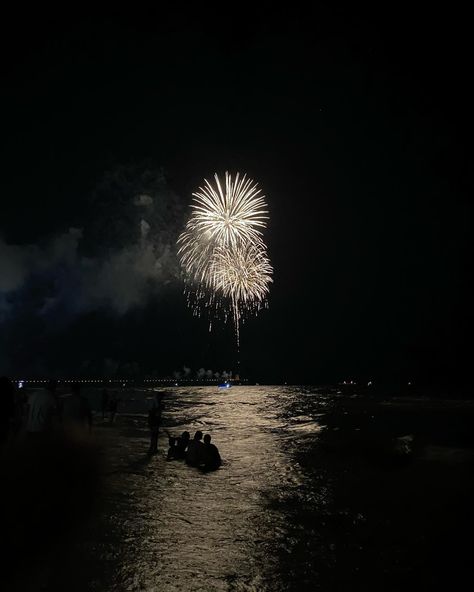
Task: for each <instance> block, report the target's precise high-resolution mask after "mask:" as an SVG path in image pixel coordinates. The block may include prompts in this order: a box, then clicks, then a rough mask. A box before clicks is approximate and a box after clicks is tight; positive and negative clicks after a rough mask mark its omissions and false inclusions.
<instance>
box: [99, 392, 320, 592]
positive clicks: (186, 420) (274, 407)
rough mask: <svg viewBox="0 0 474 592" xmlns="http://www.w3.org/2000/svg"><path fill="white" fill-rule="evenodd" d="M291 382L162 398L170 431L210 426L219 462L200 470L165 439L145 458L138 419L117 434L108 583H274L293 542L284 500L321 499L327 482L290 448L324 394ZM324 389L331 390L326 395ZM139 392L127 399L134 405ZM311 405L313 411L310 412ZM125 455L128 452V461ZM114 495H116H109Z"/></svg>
mask: <svg viewBox="0 0 474 592" xmlns="http://www.w3.org/2000/svg"><path fill="white" fill-rule="evenodd" d="M297 392H298V391H297V390H296V389H294V388H290V387H288V388H283V387H233V388H232V389H230V390H228V391H225V392H222V391H219V390H217V389H216V388H215V387H210V388H209V387H203V388H196V389H192V390H191V389H184V388H176V389H173V390H172V391H171V393H172V394H170V395H169V396H168V397H167V400H166V413H165V416H164V424H165V427H167V428H168V429H169V430H170V432H171V433H173V434H176V435H177V434H179V433H181V432H182V431H183V430H185V429H187V430H188V431H190V432H191V434H192V433H193V431H195V430H197V429H200V430H202V431H203V432H204V433H211V434H212V437H213V441H214V443H215V444H216V445H217V446H218V447H219V450H220V452H221V456H222V457H223V459H224V463H223V466H222V468H221V469H220V470H219V471H217V472H215V473H211V474H205V475H204V474H201V473H200V472H199V471H197V470H196V469H191V468H189V467H187V466H186V465H184V464H183V463H180V462H176V461H173V462H166V460H165V459H164V453H165V451H166V448H167V439H166V435H165V434H164V435H163V437H162V438H161V440H160V447H161V448H160V454H159V455H158V456H157V457H154V458H152V459H151V461H150V462H148V461H147V460H146V457H144V452H145V451H146V447H147V434H146V431H145V430H144V425H143V424H144V423H145V422H144V421H143V420H142V419H135V421H134V425H135V426H137V427H139V428H141V429H143V433H140V431H139V430H135V431H132V432H130V431H129V435H128V436H127V437H126V434H124V435H123V436H122V438H121V439H120V441H119V444H118V448H117V450H116V453H118V455H117V457H116V459H115V463H116V464H115V467H114V471H115V473H114V475H113V477H112V479H113V481H112V492H113V493H112V500H113V499H114V495H115V496H116V495H117V494H118V493H119V492H122V493H123V492H126V493H127V499H126V503H125V504H124V503H123V502H122V503H121V504H120V506H119V507H118V513H117V516H116V520H117V521H118V522H119V524H115V525H114V528H115V529H116V530H117V538H118V540H117V544H118V546H119V553H118V556H119V560H118V568H117V571H116V573H115V574H114V577H113V582H111V589H115V590H117V589H124V590H140V589H141V590H143V589H145V590H170V591H172V590H265V589H269V590H279V589H283V584H282V583H281V578H280V576H279V559H280V554H281V553H286V554H289V553H291V552H292V545H294V544H295V540H294V537H293V538H292V537H290V536H289V535H288V524H287V520H288V516H286V515H285V513H284V512H282V511H281V507H282V506H284V504H285V502H286V501H288V500H291V502H292V503H295V500H296V502H298V501H300V502H303V501H305V500H304V499H303V498H306V501H307V502H311V503H312V504H318V503H320V504H321V505H324V504H325V503H327V501H328V496H329V489H328V485H327V483H325V484H324V485H323V484H322V482H321V481H315V480H314V475H313V476H312V478H311V482H308V479H307V476H305V475H304V474H303V472H302V469H301V467H300V465H299V463H298V462H297V460H296V459H295V457H294V452H295V450H296V449H300V448H301V447H302V446H303V445H304V440H305V438H310V439H311V440H312V441H313V443H314V439H315V438H317V436H318V432H319V431H320V429H321V426H320V419H321V418H320V412H319V413H317V411H318V408H319V411H320V410H321V408H322V407H324V405H326V403H327V400H328V394H326V396H325V395H324V394H321V395H319V396H318V400H319V405H315V401H314V398H313V397H312V398H313V401H312V403H311V405H310V406H309V407H308V406H307V405H305V402H304V399H305V397H302V396H301V395H302V393H301V391H299V392H298V399H297V400H295V394H296V393H297ZM329 396H330V395H329ZM137 405H138V401H135V403H131V404H129V405H126V404H124V407H125V409H124V410H127V408H128V409H129V410H130V406H135V409H134V410H135V411H139V408H138V407H137ZM311 411H312V412H313V413H311ZM130 461H131V462H130ZM116 502H117V500H115V501H114V503H116Z"/></svg>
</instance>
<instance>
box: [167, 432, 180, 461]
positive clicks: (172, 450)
mask: <svg viewBox="0 0 474 592" xmlns="http://www.w3.org/2000/svg"><path fill="white" fill-rule="evenodd" d="M177 439H178V438H173V436H170V437H169V438H168V444H169V446H170V447H169V448H168V455H167V457H166V460H173V459H174V458H176V450H177V446H176V440H177Z"/></svg>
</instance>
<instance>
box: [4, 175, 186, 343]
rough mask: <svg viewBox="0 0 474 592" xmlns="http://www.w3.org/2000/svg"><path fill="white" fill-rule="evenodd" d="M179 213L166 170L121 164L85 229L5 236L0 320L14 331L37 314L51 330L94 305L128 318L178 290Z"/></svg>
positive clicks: (101, 189) (95, 199)
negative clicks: (36, 240)
mask: <svg viewBox="0 0 474 592" xmlns="http://www.w3.org/2000/svg"><path fill="white" fill-rule="evenodd" d="M134 175H135V176H134ZM145 190H146V192H145ZM181 210H182V206H181V204H180V201H179V199H178V197H177V196H176V195H175V194H174V193H173V192H172V191H170V190H169V188H168V187H167V186H166V181H165V179H164V176H163V174H162V172H161V171H158V172H154V171H152V170H150V169H147V168H145V169H143V168H142V169H141V170H137V168H136V167H135V168H134V170H133V171H132V172H131V171H130V170H129V169H126V168H117V169H116V170H115V171H113V172H111V173H108V174H107V175H106V176H105V177H104V179H103V180H102V181H101V182H100V183H99V185H98V187H97V189H96V190H95V192H94V194H93V196H92V198H91V199H90V203H89V211H90V212H91V213H92V216H91V218H90V220H91V222H90V223H87V221H86V223H85V225H84V227H83V228H69V229H67V230H65V231H63V232H60V233H58V234H57V235H55V236H53V237H50V238H49V239H47V240H45V241H42V243H41V244H34V245H32V244H24V245H19V244H16V245H15V244H8V243H7V242H5V241H4V240H0V266H1V269H2V274H1V277H0V315H1V316H0V323H1V324H2V325H3V328H4V329H8V330H7V331H6V333H7V334H9V335H15V334H16V332H17V326H19V325H21V324H22V323H23V322H25V321H26V319H29V320H30V321H31V319H32V318H36V320H37V321H42V327H43V331H45V332H46V333H48V332H50V331H51V330H56V331H57V330H58V329H64V328H66V327H67V326H68V324H70V323H71V322H73V321H75V320H76V319H77V318H78V317H80V316H81V315H85V314H88V313H90V312H91V311H95V310H101V311H103V312H104V313H105V314H115V315H123V314H125V313H127V312H129V311H130V310H132V309H134V308H139V307H143V306H145V305H146V304H147V302H148V301H149V299H150V298H151V297H156V296H157V295H159V294H160V293H162V292H163V291H165V290H167V289H178V287H179V281H178V280H179V275H180V272H179V265H178V261H177V258H176V253H175V241H176V236H177V234H178V232H179V230H180V228H181V215H180V214H181Z"/></svg>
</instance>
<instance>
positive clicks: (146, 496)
mask: <svg viewBox="0 0 474 592" xmlns="http://www.w3.org/2000/svg"><path fill="white" fill-rule="evenodd" d="M89 394H90V395H91V397H92V398H94V396H95V395H94V393H89ZM146 396H147V394H146V393H143V392H142V393H128V394H127V395H125V399H127V400H126V401H124V402H123V403H122V405H121V408H120V409H119V412H120V411H121V412H122V414H121V415H120V416H119V417H118V418H117V421H116V423H115V424H114V425H109V424H108V423H107V422H102V421H98V422H97V426H96V428H95V429H94V432H93V435H92V437H85V438H84V437H83V436H80V435H79V436H75V435H66V436H58V438H57V439H56V440H55V441H54V442H51V443H49V444H48V447H47V448H46V449H45V448H43V449H42V448H41V447H38V446H33V447H32V446H31V445H27V444H23V445H22V444H19V445H18V446H17V447H16V448H15V449H13V448H12V449H11V450H10V453H9V456H8V457H7V459H6V460H4V467H3V469H4V470H3V475H2V484H3V483H4V484H5V485H2V496H3V499H2V504H1V512H2V513H3V516H2V523H3V524H4V525H5V529H4V532H5V536H4V541H5V542H7V543H8V551H7V553H6V554H5V555H4V559H5V560H6V561H5V565H6V571H5V577H4V581H5V582H6V583H7V589H8V590H25V591H29V590H40V589H45V590H54V591H59V590H61V591H66V590H67V591H73V592H75V591H79V590H98V591H112V590H114V591H121V590H145V591H150V592H151V591H153V590H154V591H168V590H169V591H174V590H184V591H191V590H193V591H194V590H203V591H214V590H229V591H231V590H235V591H238V590H241V591H244V590H255V591H260V590H268V591H283V590H319V589H320V590H364V591H369V590H377V591H379V590H384V591H392V590H393V591H395V590H397V591H398V590H441V589H444V588H446V587H448V586H449V587H450V588H452V589H460V587H461V583H463V584H464V585H465V582H470V581H471V577H472V568H471V563H472V561H471V559H472V551H473V545H472V539H473V535H472V533H473V529H474V514H473V500H474V497H473V494H474V487H473V479H472V477H473V471H472V469H473V460H474V430H473V427H474V406H473V405H472V404H471V403H469V402H462V403H456V402H451V403H447V402H443V401H431V400H429V399H423V400H407V399H390V400H389V399H387V400H385V401H380V400H379V401H375V400H373V399H370V398H368V397H359V396H356V397H354V396H351V393H344V394H338V393H337V389H314V388H313V389H309V388H308V389H305V388H297V387H234V388H232V389H230V390H229V391H219V390H218V389H216V388H215V387H205V388H197V389H193V390H191V389H179V388H177V389H173V391H172V392H171V394H170V395H169V396H168V397H167V411H166V413H165V416H164V424H165V425H164V427H166V428H167V429H169V430H170V432H172V433H174V434H178V433H180V432H182V431H183V430H184V429H188V430H189V431H191V432H193V431H194V430H196V429H201V430H203V431H204V432H205V433H206V432H209V433H211V434H212V436H213V441H214V442H215V443H216V444H217V445H218V446H219V449H220V451H221V455H222V457H223V459H224V465H223V467H222V468H221V469H220V470H219V471H217V472H215V473H210V474H202V473H200V472H199V471H198V470H197V469H191V468H188V467H186V466H185V465H184V464H183V463H182V462H179V461H172V462H166V460H165V458H164V455H165V452H166V449H167V439H166V436H165V435H164V434H163V437H162V438H161V439H160V445H161V449H160V452H159V454H158V455H156V456H153V457H151V458H150V457H148V456H147V455H146V450H147V447H148V434H147V431H146V421H145V418H144V415H143V413H144V411H145V398H146ZM407 435H410V436H413V439H411V438H409V439H405V440H396V438H398V437H401V436H407Z"/></svg>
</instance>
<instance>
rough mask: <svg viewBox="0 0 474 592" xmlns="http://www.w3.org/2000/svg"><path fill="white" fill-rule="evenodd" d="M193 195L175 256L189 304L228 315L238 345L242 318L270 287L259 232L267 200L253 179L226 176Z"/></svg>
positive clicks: (257, 306) (260, 302) (256, 306)
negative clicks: (183, 279)
mask: <svg viewBox="0 0 474 592" xmlns="http://www.w3.org/2000/svg"><path fill="white" fill-rule="evenodd" d="M214 181H215V183H214V184H211V183H210V182H209V181H207V180H204V186H203V187H200V188H199V191H197V192H195V193H193V197H194V199H193V202H192V204H191V216H190V218H189V220H188V222H187V224H186V227H185V230H184V232H183V233H182V234H181V235H180V237H179V239H178V255H179V258H180V262H181V265H182V267H183V269H184V271H185V275H186V285H187V292H188V296H192V297H190V298H189V302H194V303H195V304H194V306H195V307H197V308H199V307H200V306H202V305H204V306H206V307H208V308H211V307H214V309H215V310H217V309H218V310H222V309H223V310H224V311H225V316H227V314H226V313H227V311H228V312H231V314H232V317H233V319H234V322H235V329H236V335H237V342H238V341H239V324H240V319H241V316H242V315H243V314H244V313H245V312H257V311H258V310H259V309H260V308H261V307H262V306H264V305H265V303H266V297H267V294H268V291H269V284H270V283H271V282H272V277H271V276H272V272H273V269H272V267H271V264H270V261H269V259H268V256H267V253H266V246H265V243H264V241H263V235H262V230H263V229H264V228H265V227H266V221H267V219H268V210H267V206H266V203H265V197H264V195H262V193H261V190H260V189H259V188H258V186H257V184H255V183H254V182H253V181H252V179H249V178H247V176H246V175H243V176H241V175H239V173H237V174H236V175H235V177H234V178H233V177H232V175H230V174H229V173H227V172H226V174H225V182H224V183H221V181H220V179H219V177H218V175H217V174H216V175H214Z"/></svg>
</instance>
